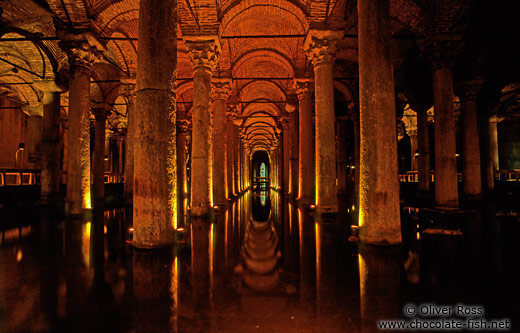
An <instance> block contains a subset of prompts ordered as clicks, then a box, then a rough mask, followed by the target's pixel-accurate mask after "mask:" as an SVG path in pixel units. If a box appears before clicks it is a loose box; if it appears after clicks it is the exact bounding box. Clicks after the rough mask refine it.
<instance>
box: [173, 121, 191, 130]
mask: <svg viewBox="0 0 520 333" xmlns="http://www.w3.org/2000/svg"><path fill="white" fill-rule="evenodd" d="M176 126H177V131H179V132H181V133H183V134H186V133H189V132H191V121H189V120H188V119H178V120H177V122H176Z"/></svg>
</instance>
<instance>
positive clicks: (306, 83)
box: [294, 79, 316, 205]
mask: <svg viewBox="0 0 520 333" xmlns="http://www.w3.org/2000/svg"><path fill="white" fill-rule="evenodd" d="M294 84H295V88H296V93H297V95H298V101H299V113H300V114H299V117H298V118H299V122H300V131H299V135H300V137H299V139H300V146H299V149H300V151H299V154H298V157H299V168H298V169H299V175H298V183H299V198H300V203H301V204H304V205H310V204H313V203H314V187H315V184H316V180H315V177H314V171H315V168H314V156H315V155H314V124H313V120H312V95H313V93H314V91H313V83H312V80H310V79H296V80H295V82H294Z"/></svg>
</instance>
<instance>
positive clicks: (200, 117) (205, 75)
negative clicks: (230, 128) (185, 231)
mask: <svg viewBox="0 0 520 333" xmlns="http://www.w3.org/2000/svg"><path fill="white" fill-rule="evenodd" d="M185 40H186V46H187V48H188V51H189V56H190V60H191V63H192V66H193V120H192V138H191V216H200V217H203V216H207V215H208V214H209V209H210V205H211V204H212V202H211V197H212V188H211V179H210V178H211V174H212V170H211V160H210V154H211V151H210V148H211V120H210V117H211V114H210V109H209V108H210V95H211V72H212V71H213V68H215V65H216V63H217V60H218V56H219V54H220V44H219V42H218V38H216V37H215V38H212V37H210V36H200V37H194V36H189V39H188V38H187V37H186V38H185Z"/></svg>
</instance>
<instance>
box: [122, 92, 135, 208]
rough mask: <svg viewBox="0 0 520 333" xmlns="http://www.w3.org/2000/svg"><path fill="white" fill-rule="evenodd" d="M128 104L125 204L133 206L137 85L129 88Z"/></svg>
mask: <svg viewBox="0 0 520 333" xmlns="http://www.w3.org/2000/svg"><path fill="white" fill-rule="evenodd" d="M127 89H128V91H127V96H126V98H127V103H126V116H127V119H128V124H127V127H126V140H125V149H126V151H125V184H124V194H125V204H126V205H130V206H131V205H132V204H133V195H134V145H135V140H136V137H135V131H136V128H135V122H136V120H135V112H136V110H135V85H134V86H132V87H127Z"/></svg>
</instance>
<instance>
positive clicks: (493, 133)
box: [489, 116, 503, 177]
mask: <svg viewBox="0 0 520 333" xmlns="http://www.w3.org/2000/svg"><path fill="white" fill-rule="evenodd" d="M502 119H503V118H500V117H497V116H493V117H490V118H489V153H490V158H491V163H492V165H493V177H494V172H495V171H497V170H500V165H499V163H498V126H497V124H498V123H499V122H501V121H502Z"/></svg>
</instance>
